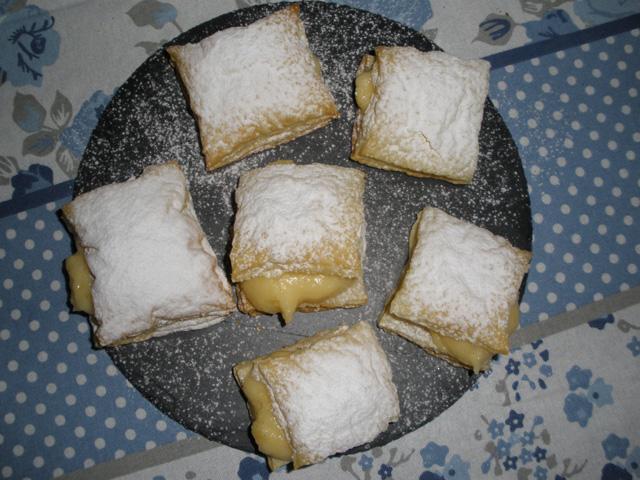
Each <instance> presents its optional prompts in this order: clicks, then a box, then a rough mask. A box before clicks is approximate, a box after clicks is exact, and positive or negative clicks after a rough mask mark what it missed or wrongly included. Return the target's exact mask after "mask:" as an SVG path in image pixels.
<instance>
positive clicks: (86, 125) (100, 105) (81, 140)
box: [60, 90, 111, 158]
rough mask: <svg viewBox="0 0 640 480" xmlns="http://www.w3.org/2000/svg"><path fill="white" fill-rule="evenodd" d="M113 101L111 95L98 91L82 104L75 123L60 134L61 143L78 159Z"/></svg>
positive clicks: (74, 120)
mask: <svg viewBox="0 0 640 480" xmlns="http://www.w3.org/2000/svg"><path fill="white" fill-rule="evenodd" d="M110 100H111V95H108V94H106V93H104V92H103V91H102V90H98V91H96V92H94V93H93V95H91V97H90V98H89V99H88V100H86V101H84V102H83V103H82V106H81V107H80V110H78V113H77V114H76V116H75V118H74V119H73V122H71V125H69V126H68V127H67V128H65V129H64V130H63V131H62V134H60V143H62V145H64V146H65V147H67V148H68V149H69V151H70V152H71V153H73V155H74V156H75V157H76V158H81V157H82V154H83V153H84V149H85V148H86V146H87V143H88V142H89V138H90V137H91V132H93V129H94V128H95V127H96V125H97V124H98V119H99V118H100V116H101V115H102V112H103V111H104V109H105V107H106V106H107V104H108V103H109V101H110Z"/></svg>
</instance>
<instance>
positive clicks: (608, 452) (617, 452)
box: [602, 433, 629, 460]
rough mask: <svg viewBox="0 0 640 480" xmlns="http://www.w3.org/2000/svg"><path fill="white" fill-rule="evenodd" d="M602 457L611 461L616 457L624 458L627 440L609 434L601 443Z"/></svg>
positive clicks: (627, 445) (627, 444)
mask: <svg viewBox="0 0 640 480" xmlns="http://www.w3.org/2000/svg"><path fill="white" fill-rule="evenodd" d="M602 448H603V449H604V456H605V457H606V459H607V460H613V459H614V458H616V457H620V458H626V457H627V448H629V440H628V439H626V438H622V437H619V436H617V435H616V434H615V433H610V434H609V436H608V437H607V438H605V439H604V440H603V441H602Z"/></svg>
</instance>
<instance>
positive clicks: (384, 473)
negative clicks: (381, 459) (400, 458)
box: [378, 463, 393, 480]
mask: <svg viewBox="0 0 640 480" xmlns="http://www.w3.org/2000/svg"><path fill="white" fill-rule="evenodd" d="M391 472H393V467H392V466H391V465H387V464H386V463H383V464H382V465H380V469H379V470H378V475H380V478H381V479H382V480H384V479H385V478H391Z"/></svg>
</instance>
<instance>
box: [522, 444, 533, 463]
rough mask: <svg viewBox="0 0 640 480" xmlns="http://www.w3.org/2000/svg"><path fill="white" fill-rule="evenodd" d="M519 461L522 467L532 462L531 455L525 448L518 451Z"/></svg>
mask: <svg viewBox="0 0 640 480" xmlns="http://www.w3.org/2000/svg"><path fill="white" fill-rule="evenodd" d="M519 458H520V461H521V462H522V464H523V465H526V464H527V463H530V462H532V461H533V455H532V453H531V450H529V449H528V448H526V447H522V450H520V457H519Z"/></svg>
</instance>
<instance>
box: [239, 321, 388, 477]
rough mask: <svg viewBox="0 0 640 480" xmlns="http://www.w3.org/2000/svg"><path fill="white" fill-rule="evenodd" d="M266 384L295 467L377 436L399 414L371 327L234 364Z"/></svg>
mask: <svg viewBox="0 0 640 480" xmlns="http://www.w3.org/2000/svg"><path fill="white" fill-rule="evenodd" d="M234 375H235V377H236V379H237V381H238V383H239V384H240V386H241V387H242V385H243V383H244V381H245V379H246V378H247V377H248V376H252V377H253V378H255V379H256V380H258V381H259V382H261V383H263V384H264V385H266V386H267V388H268V390H269V394H270V397H271V401H272V404H273V410H274V413H275V417H276V419H277V421H278V423H279V424H280V427H281V428H282V430H283V431H284V432H285V434H286V436H287V439H288V440H289V442H290V444H291V447H292V451H293V462H294V466H295V467H296V468H298V467H301V466H304V465H308V464H311V463H317V462H320V461H322V460H324V459H325V458H327V457H328V456H330V455H333V454H334V453H338V452H343V451H345V450H348V449H350V448H353V447H355V446H357V445H360V444H362V443H366V442H368V441H371V440H373V439H374V438H375V437H376V436H377V435H378V434H379V433H380V432H382V431H384V430H386V428H387V426H388V424H389V422H393V421H396V420H397V419H398V416H399V410H400V409H399V403H398V395H397V391H396V387H395V385H394V384H393V381H392V377H391V368H390V365H389V362H388V360H387V358H386V355H385V353H384V351H383V350H382V348H381V347H380V344H379V343H378V340H377V337H376V334H375V332H374V330H373V328H372V327H371V326H370V325H369V324H367V323H365V322H359V323H357V324H356V325H354V326H351V327H347V326H342V327H339V328H337V329H334V330H325V331H322V332H319V333H317V334H315V335H313V336H312V337H309V338H306V339H304V340H301V341H299V342H297V343H295V344H293V345H291V346H289V347H285V348H282V349H280V350H278V351H276V352H273V353H272V354H269V355H266V356H263V357H258V358H256V359H254V360H249V361H246V362H242V363H240V364H238V365H236V367H235V368H234Z"/></svg>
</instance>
